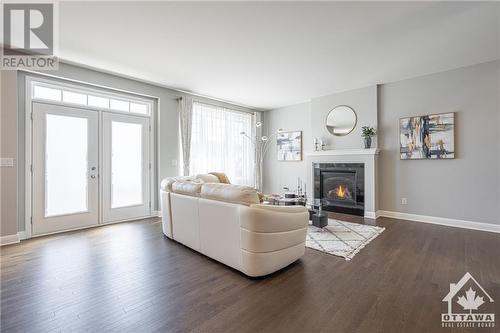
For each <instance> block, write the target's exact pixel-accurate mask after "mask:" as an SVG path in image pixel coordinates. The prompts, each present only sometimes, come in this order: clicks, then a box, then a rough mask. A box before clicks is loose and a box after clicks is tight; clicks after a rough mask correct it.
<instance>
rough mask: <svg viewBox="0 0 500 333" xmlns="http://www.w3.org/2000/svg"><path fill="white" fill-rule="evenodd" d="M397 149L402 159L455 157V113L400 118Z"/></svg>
mask: <svg viewBox="0 0 500 333" xmlns="http://www.w3.org/2000/svg"><path fill="white" fill-rule="evenodd" d="M399 151H400V158H401V159H402V160H415V159H452V158H455V113H454V112H450V113H440V114H430V115H426V116H417V117H409V118H401V119H400V120H399Z"/></svg>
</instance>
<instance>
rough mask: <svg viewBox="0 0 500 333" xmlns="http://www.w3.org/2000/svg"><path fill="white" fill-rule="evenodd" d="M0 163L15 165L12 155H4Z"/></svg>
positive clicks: (7, 165) (6, 165)
mask: <svg viewBox="0 0 500 333" xmlns="http://www.w3.org/2000/svg"><path fill="white" fill-rule="evenodd" d="M0 165H1V166H2V167H7V168H12V167H13V166H14V159H13V158H11V157H2V158H1V159H0Z"/></svg>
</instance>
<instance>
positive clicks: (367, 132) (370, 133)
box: [361, 126, 376, 149]
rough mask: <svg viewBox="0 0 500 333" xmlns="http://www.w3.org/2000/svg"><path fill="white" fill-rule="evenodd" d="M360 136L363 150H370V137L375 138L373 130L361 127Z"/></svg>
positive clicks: (368, 127)
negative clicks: (363, 142)
mask: <svg viewBox="0 0 500 333" xmlns="http://www.w3.org/2000/svg"><path fill="white" fill-rule="evenodd" d="M361 131H362V134H361V136H362V137H363V138H364V140H365V148H366V149H368V148H371V146H372V137H374V136H375V134H376V132H375V129H374V128H373V127H371V126H363V127H361Z"/></svg>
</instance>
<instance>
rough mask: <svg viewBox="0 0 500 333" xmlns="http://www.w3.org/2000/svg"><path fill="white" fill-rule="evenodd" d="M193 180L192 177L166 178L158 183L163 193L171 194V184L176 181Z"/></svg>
mask: <svg viewBox="0 0 500 333" xmlns="http://www.w3.org/2000/svg"><path fill="white" fill-rule="evenodd" d="M191 180H195V177H192V176H179V177H167V178H165V179H163V180H162V181H161V183H160V188H161V189H162V190H163V191H165V192H172V184H173V183H175V182H177V181H191Z"/></svg>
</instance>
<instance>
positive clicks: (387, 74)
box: [59, 2, 500, 109]
mask: <svg viewBox="0 0 500 333" xmlns="http://www.w3.org/2000/svg"><path fill="white" fill-rule="evenodd" d="M499 22H500V4H499V3H491V2H490V3H480V2H474V3H470V2H469V3H465V2H420V3H417V2H378V3H377V2H350V3H347V2H314V3H313V2H272V3H271V2H231V3H228V2H226V3H221V2H217V3H214V2H198V3H195V2H185V3H177V2H147V3H144V2H142V3H140V2H85V3H83V2H61V3H60V30H59V31H60V52H59V56H60V57H61V58H63V59H67V60H69V61H72V62H76V63H80V64H84V65H87V66H91V67H95V68H100V69H104V70H107V71H111V72H116V73H119V74H123V75H127V76H132V77H136V78H138V79H142V80H146V81H150V82H154V83H157V84H161V85H165V86H168V87H172V88H175V89H182V90H186V91H192V92H195V93H198V94H202V95H206V96H211V97H215V98H219V99H223V100H227V101H232V102H235V103H238V104H242V105H248V106H253V107H257V108H262V109H270V108H276V107H280V106H285V105H290V104H295V103H300V102H305V101H307V100H309V99H311V98H313V97H318V96H322V95H328V94H331V93H334V92H338V91H343V90H348V89H354V88H360V87H364V86H368V85H373V84H378V83H386V82H391V81H397V80H401V79H405V78H410V77H415V76H419V75H424V74H429V73H434V72H439V71H443V70H448V69H453V68H457V67H462V66H467V65H471V64H476V63H481V62H486V61H490V60H494V59H499V58H500V23H499Z"/></svg>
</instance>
